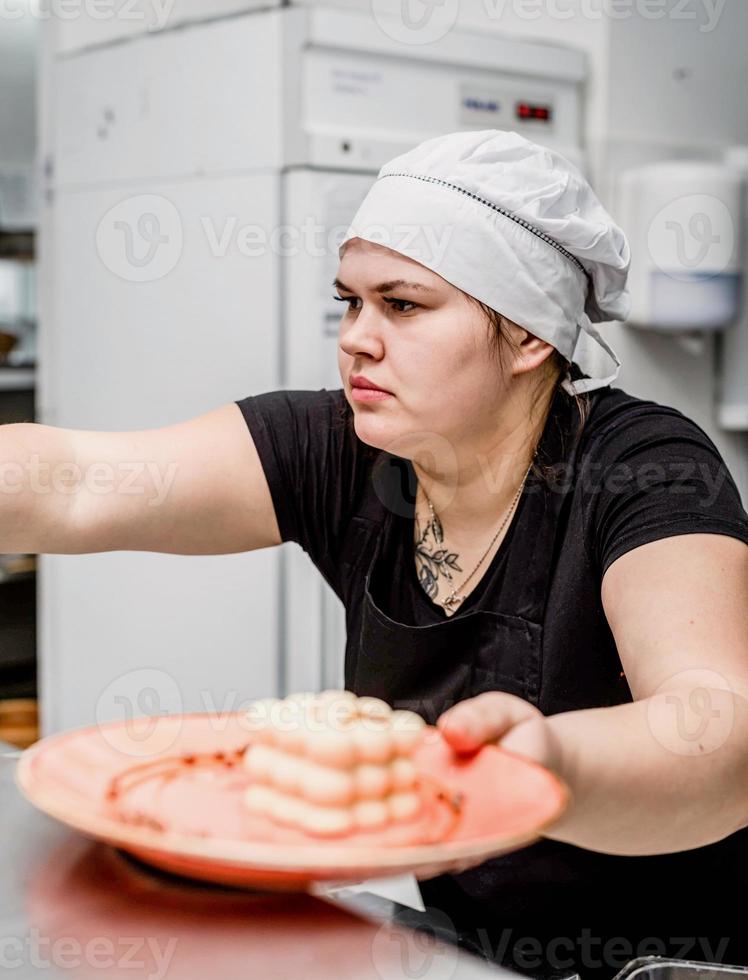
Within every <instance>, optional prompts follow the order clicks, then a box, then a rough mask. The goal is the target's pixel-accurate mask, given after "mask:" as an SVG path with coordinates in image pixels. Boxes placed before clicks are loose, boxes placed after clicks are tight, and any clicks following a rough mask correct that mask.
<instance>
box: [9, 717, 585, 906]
mask: <svg viewBox="0 0 748 980" xmlns="http://www.w3.org/2000/svg"><path fill="white" fill-rule="evenodd" d="M244 719H245V715H244V714H243V713H241V712H237V713H234V714H228V715H224V716H221V717H220V718H219V717H216V716H215V715H211V714H188V715H173V716H170V717H154V718H136V719H128V720H126V721H123V722H111V723H108V724H105V725H98V726H91V727H90V728H81V729H77V730H74V731H69V732H63V733H61V734H59V735H52V736H49V737H48V738H44V739H42V740H41V741H40V742H37V743H36V744H35V745H33V746H31V748H29V749H26V751H25V752H24V753H23V754H22V756H21V758H20V760H19V762H18V767H17V770H16V780H17V782H18V785H19V787H20V788H21V790H22V792H23V793H24V794H25V796H26V797H27V798H28V799H29V800H30V801H31V802H32V803H33V804H34V805H35V806H37V807H38V808H39V809H40V810H43V811H44V812H45V813H48V814H49V815H50V816H52V817H55V818H56V819H58V820H61V821H62V822H63V823H65V824H68V825H69V826H71V827H73V828H75V829H76V830H79V831H81V832H82V833H84V834H86V835H88V836H90V837H93V838H96V839H98V840H103V841H106V842H107V843H109V844H113V845H114V846H116V847H119V848H122V849H123V850H125V851H128V852H130V853H131V854H134V855H136V856H137V857H139V858H140V859H142V860H143V861H146V862H148V863H150V864H153V865H156V866H157V867H160V868H163V869H165V870H167V871H171V872H175V873H177V874H182V875H187V876H189V877H192V878H201V879H205V880H209V881H214V882H218V883H221V884H229V885H239V886H245V887H251V888H271V889H291V890H303V889H306V888H307V887H308V886H309V885H310V884H311V883H312V882H314V881H335V882H336V883H338V882H343V881H358V880H360V879H363V878H373V877H377V876H388V875H396V874H406V873H413V874H415V875H416V877H421V878H428V877H432V876H433V875H436V874H442V873H444V872H448V871H458V870H459V869H460V867H461V866H463V865H465V866H469V865H474V864H479V863H481V862H482V861H485V860H488V858H490V857H495V856H496V855H499V854H503V853H506V852H508V851H513V850H517V849H518V848H521V847H524V846H526V845H527V844H530V843H533V842H534V841H535V840H537V839H538V838H539V837H540V836H541V834H542V832H543V831H544V830H546V829H547V828H548V827H549V826H550V825H551V824H553V823H554V822H555V821H556V820H557V819H558V817H559V816H560V815H561V813H562V812H563V811H564V809H565V808H566V805H567V802H568V798H569V794H568V789H567V787H566V785H565V784H564V783H563V782H562V781H561V780H560V779H559V778H558V777H557V776H556V775H554V774H553V773H551V772H549V771H548V770H547V769H544V768H543V767H542V766H540V765H538V764H536V763H534V762H530V761H528V760H527V759H524V758H523V757H521V756H518V755H514V754H513V753H511V752H506V751H504V750H502V749H500V748H498V747H496V746H493V745H487V746H484V747H483V748H482V749H481V750H480V751H479V752H477V753H475V754H474V755H471V756H458V755H456V754H455V753H454V752H453V751H452V749H451V748H450V747H449V746H448V745H447V743H446V742H445V741H444V740H443V739H442V737H441V734H440V733H439V731H438V730H437V729H436V728H432V727H429V728H427V729H426V737H425V738H424V741H423V744H422V745H421V746H420V748H419V749H418V751H417V753H416V755H415V757H414V761H415V763H416V765H417V767H418V769H419V771H420V772H422V773H424V774H426V775H427V776H431V777H432V778H433V779H434V780H437V781H438V783H439V784H440V785H441V786H442V787H444V788H445V789H446V790H447V791H448V792H449V794H450V795H451V794H459V795H461V798H462V804H461V810H460V815H459V818H458V819H457V822H456V824H455V825H454V826H452V827H451V829H450V832H449V833H448V835H447V836H446V837H445V838H444V839H441V840H439V842H438V843H418V844H393V843H392V840H391V839H389V840H387V839H384V838H382V837H381V836H380V837H379V838H377V835H373V834H369V835H366V836H364V835H357V836H356V837H355V838H348V839H347V840H341V839H337V840H334V839H323V840H320V839H312V838H309V837H306V836H305V835H303V834H302V833H301V832H290V829H289V828H280V827H279V828H277V832H276V833H275V835H274V833H273V830H272V828H270V833H269V834H268V827H267V823H266V824H265V826H264V827H263V828H262V830H263V833H262V834H259V833H258V832H257V831H258V825H257V824H256V823H255V824H253V823H252V815H250V814H249V813H248V811H246V809H245V807H244V805H243V802H242V790H243V789H244V788H245V787H246V781H247V779H248V778H249V776H248V774H247V773H246V772H245V770H244V769H243V767H241V766H240V767H239V768H235V769H234V770H232V771H228V772H227V771H224V772H223V774H221V773H219V772H214V771H212V770H207V771H200V770H199V769H194V768H193V769H189V768H187V769H181V770H180V771H179V774H178V775H177V776H176V777H174V778H172V779H169V780H167V781H165V782H164V784H163V785H162V786H161V787H158V788H157V790H155V791H154V790H151V791H150V792H149V793H146V794H143V793H142V792H141V794H140V797H141V798H140V801H139V803H138V807H140V809H141V811H142V812H143V813H145V814H146V816H147V818H150V819H151V822H152V823H153V825H154V826H155V824H156V823H160V824H161V825H162V826H164V827H168V829H166V830H164V829H154V826H148V825H138V824H134V823H131V822H128V821H126V820H125V819H123V817H122V815H121V814H118V813H116V812H114V811H113V809H112V803H111V802H110V801H108V799H107V790H108V788H109V785H110V782H111V780H112V778H113V777H115V776H117V775H118V774H119V773H122V772H123V771H124V770H127V769H130V768H131V767H133V766H137V765H142V764H143V763H148V762H153V761H154V760H159V759H171V758H174V757H178V756H184V755H189V754H201V755H203V754H206V753H214V752H224V753H231V752H232V751H236V750H237V749H240V748H241V747H242V746H244V745H247V744H248V743H251V740H252V735H251V732H250V731H248V730H247V726H246V723H245V721H244ZM137 792H138V791H137V790H135V791H133V796H132V797H131V799H132V800H135V799H136V797H135V794H136V793H137ZM141 805H142V806H141ZM253 831H254V833H253Z"/></svg>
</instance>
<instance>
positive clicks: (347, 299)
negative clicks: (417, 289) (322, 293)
mask: <svg viewBox="0 0 748 980" xmlns="http://www.w3.org/2000/svg"><path fill="white" fill-rule="evenodd" d="M333 299H334V300H337V301H338V303H347V304H348V310H349V311H351V310H353V307H352V306H351V303H355V302H356V300H357V299H358V296H333ZM385 303H389V304H390V306H393V307H394V308H395V309H396V310H397V312H398V313H410V310H404V309H403V308H402V307H403V305H405V306H409V307H412V308H413V309H415V308H416V307H417V306H418V303H411V301H410V300H409V299H395V298H394V297H393V298H391V299H385Z"/></svg>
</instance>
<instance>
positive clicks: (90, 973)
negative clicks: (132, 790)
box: [0, 744, 516, 980]
mask: <svg viewBox="0 0 748 980" xmlns="http://www.w3.org/2000/svg"><path fill="white" fill-rule="evenodd" d="M17 754H18V753H17V752H16V751H15V750H12V749H10V748H9V747H8V746H3V745H2V744H0V826H2V845H1V846H0V973H7V975H8V977H10V978H12V980H27V978H32V977H33V978H39V977H45V978H49V980H57V978H61V977H65V978H66V980H78V978H93V977H96V978H99V980H100V978H103V977H108V976H115V975H116V976H118V977H122V976H125V977H129V978H133V980H135V978H141V977H144V978H148V980H193V978H194V980H212V978H215V980H235V978H246V980H336V978H340V980H343V978H345V980H370V978H371V980H389V978H392V980H404V978H411V980H412V978H415V977H419V978H428V980H451V978H456V980H481V978H484V977H497V976H499V977H500V976H503V977H505V978H511V977H515V976H516V974H514V973H511V972H510V971H507V970H504V969H502V968H500V967H498V966H495V965H493V964H490V963H486V962H484V961H481V960H479V959H478V958H477V957H476V956H474V955H472V954H471V953H469V952H466V951H465V950H462V949H460V948H459V943H458V942H448V941H445V939H444V938H443V937H442V936H440V935H439V933H438V931H433V932H429V931H428V924H427V921H426V920H427V916H424V923H425V924H426V928H427V931H424V930H423V929H422V928H420V927H419V928H418V929H416V930H411V929H409V928H406V927H404V926H401V925H397V924H394V923H393V922H392V921H391V920H392V917H393V915H392V914H393V913H394V912H395V911H396V906H394V904H393V903H389V902H387V901H386V900H384V899H377V898H376V897H374V896H367V895H358V896H353V897H351V898H343V897H337V898H336V899H334V900H332V899H324V900H323V899H321V898H314V897H312V896H310V895H301V894H290V895H289V894H282V893H271V892H247V891H239V890H233V889H227V888H221V887H213V886H210V885H204V884H201V883H197V882H190V881H186V880H183V879H179V878H176V877H172V876H170V875H166V874H163V873H161V872H158V871H155V870H153V869H151V868H148V867H146V866H144V865H141V864H140V863H138V862H136V861H134V860H132V859H130V858H129V857H127V856H125V855H124V854H121V853H120V852H119V851H116V850H115V849H113V848H110V847H107V846H105V845H103V844H98V843H95V842H92V841H89V840H87V839H86V838H84V837H82V836H80V835H78V834H76V833H74V832H72V831H70V830H68V829H67V828H65V827H63V826H62V825H60V824H58V823H56V822H55V821H53V820H51V819H49V818H47V817H45V816H44V815H43V814H41V813H39V812H38V811H37V810H35V809H34V808H33V807H32V806H31V805H30V804H28V803H27V802H26V800H25V799H24V798H23V797H22V796H21V794H20V792H19V791H18V789H17V788H16V786H15V784H14V781H13V770H14V766H15V759H16V757H17ZM409 921H412V919H411V920H409Z"/></svg>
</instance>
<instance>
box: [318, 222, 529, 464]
mask: <svg viewBox="0 0 748 980" xmlns="http://www.w3.org/2000/svg"><path fill="white" fill-rule="evenodd" d="M336 286H337V293H338V295H339V296H340V297H343V298H344V299H345V300H346V301H347V302H348V308H347V309H346V308H344V312H343V316H342V318H341V321H340V331H339V340H340V343H339V348H338V363H339V368H340V376H341V378H342V381H343V387H344V390H345V394H346V398H347V399H348V402H349V403H350V405H351V407H352V409H353V413H354V423H355V428H356V434H357V435H358V437H359V438H360V439H361V440H362V441H363V442H365V443H368V444H369V445H371V446H374V447H376V448H379V449H386V450H388V451H390V452H394V453H395V455H400V456H409V455H410V453H408V452H405V451H401V450H402V447H403V446H406V445H407V440H408V438H409V437H412V436H413V435H415V434H420V433H423V434H424V435H425V434H427V433H428V434H432V435H434V436H436V437H437V440H438V439H446V440H447V441H448V442H449V444H450V445H451V446H452V447H453V448H454V449H456V450H457V449H458V447H460V446H463V447H464V446H465V444H466V442H467V441H468V440H469V441H470V443H471V444H475V443H476V442H477V444H480V440H481V437H482V436H483V435H484V434H485V435H486V437H487V438H488V439H489V441H490V440H491V434H492V433H493V434H494V437H495V432H496V421H497V418H499V417H500V414H499V413H501V410H502V405H503V403H504V402H505V400H506V392H507V382H508V376H507V375H506V374H505V373H503V372H502V368H501V366H500V365H499V362H498V359H497V358H496V357H495V356H494V355H493V354H492V350H491V345H490V343H489V336H490V334H489V330H490V329H491V328H490V327H489V325H488V323H487V321H486V317H485V314H484V313H483V311H482V310H481V309H480V307H478V306H477V305H475V303H473V302H471V301H470V300H469V299H468V298H467V296H466V294H465V293H463V292H462V291H461V290H459V289H457V288H456V287H455V286H453V285H451V284H450V283H448V282H446V281H445V280H444V279H442V277H441V276H439V275H437V273H435V272H432V271H431V270H430V269H427V268H426V267H425V266H423V265H421V264H420V263H419V262H416V261H415V260H413V259H410V258H408V257H406V256H404V255H402V254H401V253H399V252H395V251H393V250H392V249H389V248H387V247H385V246H382V245H376V244H374V243H371V242H367V241H364V240H362V239H360V238H354V239H352V240H351V241H350V242H349V243H348V244H347V245H346V249H345V252H344V254H343V257H342V259H341V261H340V267H339V270H338V275H337V281H336ZM507 355H508V352H507ZM505 361H506V371H509V370H510V366H511V358H510V357H509V356H507V357H506V358H505ZM353 375H363V376H364V377H365V378H366V379H367V380H368V381H371V382H373V383H374V384H376V385H378V386H380V387H381V388H383V389H385V391H387V392H389V394H388V395H386V396H384V397H381V396H380V397H377V398H376V400H374V399H369V400H364V398H365V397H366V396H361V395H358V394H357V392H356V391H355V390H353V389H352V384H351V377H352V376H353ZM425 441H426V442H428V441H429V440H428V438H427V439H426V440H425ZM393 447H395V448H393Z"/></svg>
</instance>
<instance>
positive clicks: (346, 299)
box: [333, 296, 358, 312]
mask: <svg viewBox="0 0 748 980" xmlns="http://www.w3.org/2000/svg"><path fill="white" fill-rule="evenodd" d="M333 299H334V300H337V301H338V303H347V304H348V311H349V312H350V311H351V310H352V309H353V307H352V306H351V303H355V302H356V300H357V299H358V296H333Z"/></svg>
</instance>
